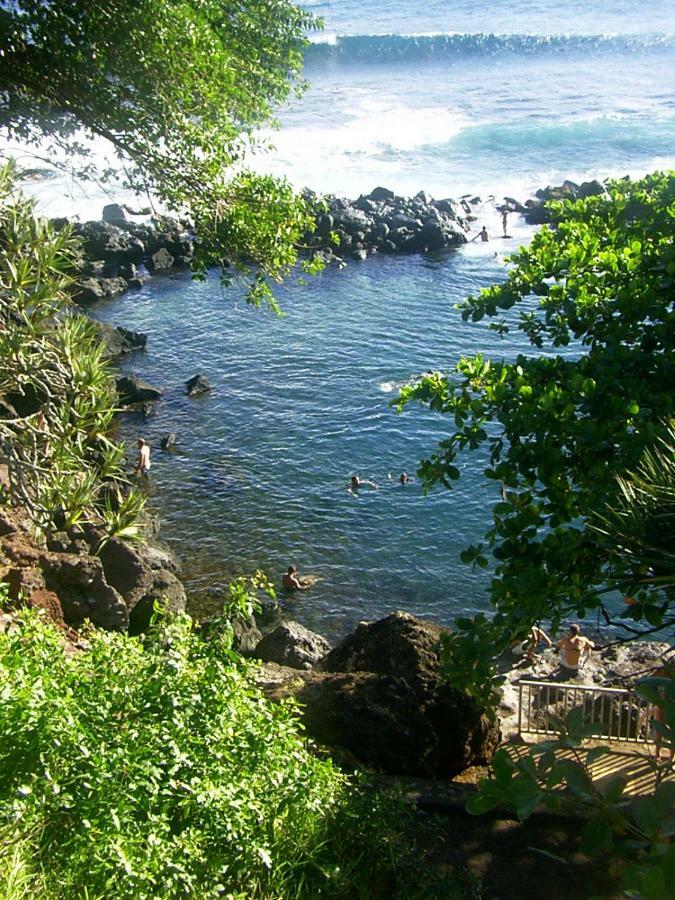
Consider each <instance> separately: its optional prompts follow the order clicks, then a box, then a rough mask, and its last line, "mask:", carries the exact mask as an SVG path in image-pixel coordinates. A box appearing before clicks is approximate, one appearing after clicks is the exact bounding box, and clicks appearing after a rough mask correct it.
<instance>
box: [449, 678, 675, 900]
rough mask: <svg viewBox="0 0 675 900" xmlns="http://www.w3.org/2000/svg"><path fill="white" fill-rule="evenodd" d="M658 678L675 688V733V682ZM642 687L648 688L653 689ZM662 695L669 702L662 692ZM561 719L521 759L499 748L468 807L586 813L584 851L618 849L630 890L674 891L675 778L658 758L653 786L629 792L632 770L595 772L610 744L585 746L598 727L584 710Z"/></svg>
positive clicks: (641, 893) (657, 896)
mask: <svg viewBox="0 0 675 900" xmlns="http://www.w3.org/2000/svg"><path fill="white" fill-rule="evenodd" d="M658 681H659V685H658V687H659V688H660V689H661V690H666V691H669V692H670V693H669V697H670V701H669V702H670V704H671V705H670V707H668V708H665V715H664V721H665V722H666V723H669V725H668V727H669V729H670V730H669V734H670V735H671V738H672V736H673V734H675V732H674V731H673V725H675V704H674V703H673V702H672V700H673V698H675V685H674V684H673V680H672V679H658ZM653 688H654V685H652V689H653ZM639 691H640V693H643V695H644V696H647V693H648V690H645V691H643V690H642V689H639ZM655 697H656V699H659V702H660V703H661V704H663V695H660V696H659V695H655ZM557 726H558V731H559V734H558V737H557V738H556V739H555V740H550V741H543V742H542V743H539V744H535V745H534V746H533V747H530V748H529V750H528V752H527V754H526V755H525V756H522V757H520V758H518V759H515V758H513V757H512V756H511V755H510V754H509V752H508V751H507V750H506V749H504V748H502V749H500V750H498V751H497V752H496V753H495V756H494V759H493V760H492V777H490V778H486V779H483V780H482V781H481V782H480V783H479V785H478V792H477V793H476V794H475V795H474V796H473V797H471V798H470V800H469V801H468V802H467V807H466V808H467V810H468V812H470V813H472V814H473V815H481V814H483V813H485V812H488V811H489V810H491V809H494V808H495V807H496V806H500V805H503V806H506V807H507V808H509V809H511V810H513V811H514V812H515V813H516V815H517V816H518V818H519V819H520V820H521V821H522V820H523V819H526V818H528V817H529V816H530V815H532V813H533V811H534V810H535V808H536V807H538V806H542V807H544V808H546V809H548V810H549V811H551V812H555V813H561V812H563V813H568V814H572V815H574V814H577V815H578V814H582V815H583V816H584V818H585V819H586V824H585V825H584V826H583V828H582V830H581V835H582V844H581V849H582V851H583V852H584V853H586V854H587V855H589V856H607V855H611V856H612V857H613V858H614V859H615V862H616V864H617V867H618V869H619V871H620V873H621V876H622V881H623V885H624V887H625V889H626V891H627V892H628V894H627V895H628V896H632V897H636V898H644V900H662V898H664V897H667V896H671V893H670V891H671V889H672V884H673V881H672V876H673V864H674V863H675V855H674V853H673V846H672V837H673V835H674V834H675V812H674V810H675V783H673V782H672V781H663V780H662V777H661V776H662V775H663V774H664V773H663V771H662V770H660V769H659V767H658V765H656V764H654V765H655V769H656V776H657V777H656V784H657V786H656V790H655V792H654V794H653V795H651V796H645V797H639V798H633V799H631V798H628V797H626V796H625V794H624V791H625V788H626V784H627V780H626V778H625V776H623V775H614V776H611V777H609V778H605V779H602V780H598V781H595V780H594V779H593V777H592V774H591V770H590V766H591V764H592V763H593V762H594V761H595V760H596V759H597V758H598V757H599V756H601V755H603V754H605V753H607V752H609V750H608V748H605V747H594V748H592V749H590V750H583V749H582V745H583V742H584V740H585V739H586V738H588V737H589V736H590V735H592V734H593V732H594V726H593V725H587V724H584V723H583V714H582V710H581V709H580V708H575V709H572V710H571V711H570V712H569V713H568V714H567V716H566V718H565V720H564V721H559V722H558V723H557ZM562 751H564V752H565V756H562V755H561V752H562ZM570 756H571V758H570Z"/></svg>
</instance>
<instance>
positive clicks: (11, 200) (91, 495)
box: [0, 164, 143, 537]
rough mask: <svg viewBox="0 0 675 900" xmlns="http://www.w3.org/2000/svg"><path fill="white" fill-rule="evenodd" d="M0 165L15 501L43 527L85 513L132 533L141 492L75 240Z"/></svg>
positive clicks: (2, 317) (3, 371)
mask: <svg viewBox="0 0 675 900" xmlns="http://www.w3.org/2000/svg"><path fill="white" fill-rule="evenodd" d="M15 181H16V179H15V170H14V166H13V165H12V164H8V165H6V166H5V167H3V168H0V248H1V252H0V398H2V403H3V406H4V409H3V415H2V418H0V450H1V452H2V455H3V457H4V459H5V460H6V461H7V463H8V464H9V474H10V480H11V485H12V496H13V499H14V501H16V502H20V503H22V504H23V505H24V506H25V508H26V509H27V510H28V512H29V513H30V515H31V518H32V519H33V522H34V524H35V526H36V528H37V529H38V530H40V531H43V532H45V531H51V530H56V529H58V528H64V527H65V528H67V527H70V526H71V525H76V524H80V523H82V522H84V521H90V522H95V523H97V524H103V525H104V526H105V528H106V529H107V531H108V533H109V534H116V535H121V536H126V537H130V536H134V534H135V533H136V531H137V527H138V517H139V514H140V512H141V510H142V506H143V503H142V498H141V497H140V495H139V494H138V493H137V492H136V491H134V490H132V489H129V488H125V489H124V491H122V490H121V485H122V483H123V481H124V447H123V446H122V445H121V444H119V443H118V442H116V441H115V440H113V439H112V438H111V429H112V424H113V417H114V415H115V409H116V405H117V393H116V391H115V379H114V377H113V372H112V369H111V367H110V365H109V364H108V363H107V362H106V361H105V360H104V358H103V346H102V344H101V341H100V340H99V339H98V336H97V333H96V331H95V328H94V326H93V324H92V323H91V321H90V320H89V319H88V318H87V317H86V316H84V315H82V314H80V313H78V312H77V311H76V310H75V308H74V307H73V305H72V303H71V302H70V298H69V293H68V288H69V286H70V285H71V283H72V279H71V277H70V275H69V274H68V270H69V268H70V267H71V266H72V258H73V253H74V251H75V244H74V242H73V239H72V238H71V236H70V233H69V230H68V229H67V228H66V229H63V230H62V231H59V232H57V231H55V230H54V228H53V227H52V226H51V225H50V224H49V223H48V222H46V221H44V220H43V219H40V218H38V217H37V216H36V214H35V209H34V204H33V203H32V202H30V201H28V200H25V199H23V198H22V197H21V196H20V195H19V194H17V193H15V188H16V183H15Z"/></svg>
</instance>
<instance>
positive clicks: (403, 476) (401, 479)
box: [399, 472, 408, 484]
mask: <svg viewBox="0 0 675 900" xmlns="http://www.w3.org/2000/svg"><path fill="white" fill-rule="evenodd" d="M399 481H400V482H401V484H405V483H406V481H408V475H407V473H406V472H402V473H401V477H400V478H399Z"/></svg>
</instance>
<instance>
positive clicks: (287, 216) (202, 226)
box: [0, 0, 319, 302]
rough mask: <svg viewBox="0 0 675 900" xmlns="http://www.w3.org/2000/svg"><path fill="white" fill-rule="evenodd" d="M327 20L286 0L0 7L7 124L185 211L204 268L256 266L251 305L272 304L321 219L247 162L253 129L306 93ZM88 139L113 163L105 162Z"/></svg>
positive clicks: (74, 163) (16, 133)
mask: <svg viewBox="0 0 675 900" xmlns="http://www.w3.org/2000/svg"><path fill="white" fill-rule="evenodd" d="M318 25H319V22H318V20H316V19H315V18H314V17H313V16H312V15H311V14H309V13H307V12H304V11H303V10H302V9H300V8H299V7H296V6H294V5H293V4H292V3H290V2H288V0H278V2H274V3H270V2H268V0H242V2H237V3H233V2H231V0H134V2H133V3H132V2H130V0H120V2H116V3H115V4H110V3H107V2H100V0H99V2H82V0H80V2H77V0H53V2H50V3H43V2H40V0H22V2H21V3H20V4H16V3H14V2H12V0H0V56H1V57H2V61H3V65H2V69H1V73H0V97H2V100H1V101H0V129H2V130H3V131H4V132H5V133H6V134H7V135H8V136H9V137H10V139H12V140H15V139H18V140H20V141H22V142H28V143H32V144H36V145H40V146H41V150H40V152H42V153H44V155H45V156H47V157H48V158H49V160H48V161H50V162H51V161H53V160H55V159H57V160H58V159H61V158H64V155H65V159H66V160H67V163H66V164H65V165H66V166H67V167H69V168H70V167H73V168H75V171H76V174H78V175H80V176H84V177H99V178H103V179H106V178H111V177H122V178H123V181H124V183H125V184H126V185H127V186H129V187H131V188H132V189H134V190H136V191H138V192H140V193H144V194H145V193H147V194H149V195H151V196H153V197H157V198H159V200H160V201H161V202H162V203H163V205H164V206H165V208H167V209H168V210H169V211H171V212H177V213H183V212H186V211H187V212H188V213H190V214H191V216H192V217H193V220H194V224H195V226H196V230H197V233H198V234H199V235H200V238H201V244H200V248H199V253H198V255H197V259H196V262H197V266H198V270H203V267H204V266H206V265H213V264H216V263H221V264H222V263H228V262H229V263H235V264H236V265H237V267H238V268H241V267H242V265H243V264H244V263H246V264H255V266H256V267H257V270H256V272H254V273H253V274H252V275H251V276H250V277H251V282H250V287H251V299H252V300H253V301H254V302H260V301H261V300H268V299H269V297H270V293H269V291H270V287H269V280H272V281H276V280H278V279H279V278H281V277H283V276H284V275H285V274H287V273H288V271H289V270H290V268H291V267H292V266H293V265H294V264H295V262H296V259H297V244H298V242H299V240H300V238H301V237H302V235H303V234H304V232H305V231H306V230H308V226H309V225H310V224H311V221H312V219H311V215H310V209H309V206H308V205H307V203H306V202H305V201H304V200H303V199H302V198H301V197H296V196H294V194H293V192H292V191H291V189H290V188H289V186H288V184H287V183H286V182H285V181H284V179H275V178H271V177H269V176H258V175H255V174H252V173H250V172H247V171H245V170H244V169H243V166H244V165H245V156H246V153H247V151H248V150H250V148H252V147H256V146H257V145H258V144H259V143H260V141H259V140H258V139H257V138H256V137H255V132H256V129H259V128H260V126H262V125H265V124H270V123H273V111H274V108H275V107H277V106H278V105H279V104H281V103H282V102H283V101H285V100H286V99H287V98H288V96H289V94H290V93H291V91H292V90H293V88H295V89H296V90H301V89H302V87H303V85H302V83H301V82H300V81H299V80H298V76H299V73H300V69H301V65H302V48H303V46H304V45H305V43H306V41H305V39H304V37H303V35H304V33H305V32H306V31H307V30H309V29H312V28H315V27H318ZM83 135H84V137H85V138H89V137H92V136H94V137H101V138H104V139H105V140H106V141H108V142H109V143H110V145H112V150H113V152H114V154H116V155H117V157H118V160H119V162H118V164H116V165H115V166H114V167H109V168H104V169H103V170H101V168H100V167H97V166H96V165H95V163H94V161H93V158H92V155H91V152H90V145H89V144H87V143H86V142H84V141H83V140H82V136H83ZM45 141H46V142H47V147H48V149H47V150H44V149H42V147H43V146H44V143H45Z"/></svg>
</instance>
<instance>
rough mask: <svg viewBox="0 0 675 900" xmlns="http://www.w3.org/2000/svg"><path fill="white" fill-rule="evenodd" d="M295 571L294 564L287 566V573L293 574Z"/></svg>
mask: <svg viewBox="0 0 675 900" xmlns="http://www.w3.org/2000/svg"><path fill="white" fill-rule="evenodd" d="M295 572H297V569H296V567H295V566H289V567H288V574H289V575H294V574H295Z"/></svg>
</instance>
